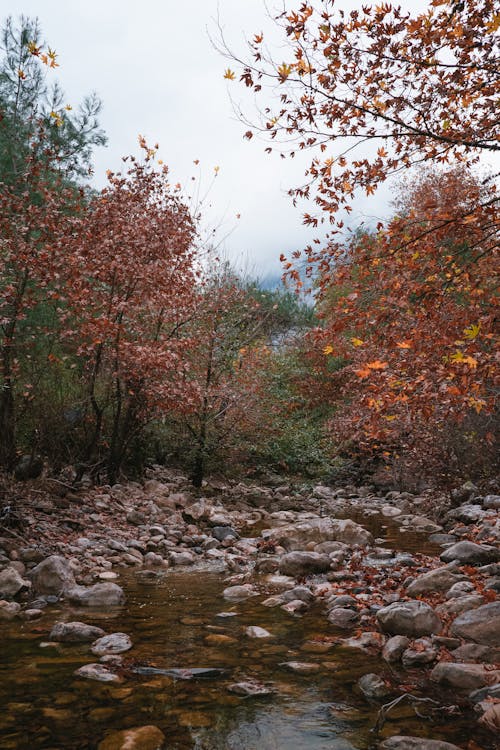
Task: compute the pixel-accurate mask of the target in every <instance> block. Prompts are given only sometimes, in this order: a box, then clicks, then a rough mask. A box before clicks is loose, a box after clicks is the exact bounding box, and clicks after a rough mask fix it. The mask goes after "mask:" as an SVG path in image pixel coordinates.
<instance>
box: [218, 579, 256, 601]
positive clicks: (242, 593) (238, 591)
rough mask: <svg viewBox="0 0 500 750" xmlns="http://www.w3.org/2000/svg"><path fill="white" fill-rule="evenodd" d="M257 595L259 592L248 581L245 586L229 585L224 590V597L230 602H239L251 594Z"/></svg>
mask: <svg viewBox="0 0 500 750" xmlns="http://www.w3.org/2000/svg"><path fill="white" fill-rule="evenodd" d="M256 595H257V592H256V591H255V589H254V587H253V586H251V585H250V584H249V583H246V584H244V585H243V586H228V588H227V589H224V591H223V592H222V596H223V597H224V599H227V600H228V601H230V602H239V601H242V600H243V599H248V598H249V597H250V596H256Z"/></svg>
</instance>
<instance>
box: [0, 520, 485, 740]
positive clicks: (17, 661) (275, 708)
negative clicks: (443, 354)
mask: <svg viewBox="0 0 500 750" xmlns="http://www.w3.org/2000/svg"><path fill="white" fill-rule="evenodd" d="M364 522H365V525H366V519H365V520H364ZM383 523H384V525H386V526H387V524H386V522H385V521H384V522H383ZM388 526H389V527H390V529H393V524H392V523H391V522H389V524H388ZM378 533H379V535H380V534H384V533H386V534H387V537H388V539H390V542H391V545H392V546H395V544H394V542H395V534H396V531H391V532H390V533H389V531H388V529H385V530H384V529H381V528H380V527H379V529H378ZM391 535H392V536H391ZM424 538H425V536H424V537H422V536H421V535H420V540H419V539H418V535H417V538H415V537H414V536H413V537H412V538H410V536H406V535H401V538H399V537H398V539H397V540H396V541H397V542H398V545H397V546H398V547H399V548H400V549H409V548H410V549H411V548H413V549H415V547H416V546H417V548H418V547H420V549H419V550H418V551H423V550H422V540H423V539H424ZM224 578H225V575H224V574H222V573H217V572H214V571H207V570H204V571H195V572H176V571H175V570H174V571H172V572H170V571H169V572H167V573H166V574H165V575H164V576H162V577H161V578H156V579H148V578H145V577H144V576H141V575H140V574H139V575H138V574H134V573H132V572H127V573H126V574H123V576H122V578H121V580H120V581H119V583H121V585H122V586H124V588H125V590H126V592H127V596H128V600H127V604H126V606H125V607H124V608H123V609H122V610H120V611H118V612H114V613H106V614H103V613H97V612H89V611H88V610H71V609H69V608H68V607H67V606H63V605H61V606H60V607H58V606H56V607H52V608H50V609H48V610H46V613H45V614H44V616H43V618H42V619H41V620H38V621H35V622H28V623H25V624H24V625H22V626H20V625H19V624H16V625H11V624H9V626H8V627H7V626H6V625H2V631H1V632H0V637H1V649H2V657H1V661H0V706H1V711H0V748H2V750H10V749H11V748H17V749H19V750H24V749H26V750H35V749H37V748H40V749H42V748H43V749H45V750H93V749H94V748H97V746H98V744H99V742H100V741H101V740H102V739H103V738H104V736H105V735H106V734H108V733H109V732H110V731H113V730H118V729H124V728H128V727H133V726H140V725H145V724H154V725H156V726H158V727H159V728H160V729H161V730H162V731H163V732H164V734H165V735H166V737H167V748H168V749H169V750H188V749H189V750H191V749H196V750H281V749H282V748H283V749H285V748H286V750H302V749H303V748H308V749H310V750H351V749H352V748H357V749H358V750H368V748H371V747H375V746H376V743H375V738H374V735H373V733H372V732H371V730H372V728H373V726H374V724H375V721H376V718H377V711H378V706H376V705H370V704H368V703H367V702H366V700H365V699H364V698H363V697H362V696H361V694H360V693H359V692H358V690H357V687H356V682H357V680H358V679H359V677H361V676H362V675H363V674H365V673H367V672H377V673H379V674H383V675H390V668H389V667H388V665H387V664H385V662H383V661H382V660H381V659H380V658H379V657H375V656H370V655H367V654H365V653H363V652H361V651H359V650H355V649H348V648H345V647H341V646H339V645H338V644H335V643H332V640H333V637H334V636H339V635H341V634H340V633H338V632H337V633H335V632H334V631H333V628H332V626H331V625H329V623H328V621H327V620H326V618H325V616H324V613H322V611H321V608H320V607H319V606H318V607H317V608H312V609H311V610H310V611H309V612H308V613H306V614H305V615H304V616H303V617H301V618H297V617H292V616H290V615H289V614H287V613H285V612H283V611H282V610H281V609H280V608H279V607H278V608H272V609H271V608H268V607H263V606H261V605H260V601H261V600H262V599H263V598H264V594H263V595H262V596H259V597H255V598H251V599H249V600H247V601H245V602H241V603H238V604H229V603H228V602H226V601H224V599H223V597H222V590H223V589H224V587H225V586H226V585H228V584H227V582H225V580H224ZM268 593H269V592H268ZM221 613H231V614H232V615H233V616H230V617H227V616H221ZM60 619H64V620H81V621H84V622H87V623H91V624H96V625H99V626H101V627H103V628H104V629H105V630H106V632H114V631H122V632H126V633H128V634H129V635H130V636H131V638H132V640H133V643H134V647H133V649H132V650H130V651H129V652H127V653H126V654H124V657H125V663H126V667H127V669H126V670H125V672H124V673H123V682H122V683H121V684H118V685H105V684H101V683H98V682H94V681H90V680H85V679H79V678H76V677H75V676H74V674H73V673H74V671H75V669H77V668H78V667H80V666H82V665H83V664H87V663H89V662H92V661H95V657H93V656H92V654H91V653H90V648H89V646H88V645H73V644H48V645H45V644H46V643H47V641H48V633H49V631H50V628H51V625H52V623H53V622H55V621H57V620H60ZM249 625H259V626H261V627H263V628H266V629H267V630H269V631H270V632H271V633H272V635H273V637H272V638H271V639H266V640H263V639H254V638H249V637H247V636H246V635H245V629H246V627H248V626H249ZM220 635H222V636H226V638H224V639H222V640H221V642H218V641H219V640H220V639H218V638H213V636H220ZM329 639H330V640H329ZM289 661H301V662H309V663H314V664H316V665H317V671H315V672H313V673H309V674H297V673H293V672H290V671H289V670H288V669H287V668H286V667H284V666H283V662H289ZM144 667H149V668H151V667H153V668H156V669H160V670H161V669H172V668H186V669H189V668H207V667H210V668H217V669H220V670H223V672H222V673H221V674H218V675H216V676H213V677H211V678H210V679H190V680H185V679H177V678H174V677H172V676H168V675H161V674H155V673H153V674H140V673H138V672H140V671H141V669H142V668H144ZM248 678H254V679H257V680H259V681H261V682H263V683H265V684H268V685H272V687H273V688H274V690H275V693H274V694H273V695H272V696H269V697H261V698H255V697H249V698H242V697H239V696H236V695H233V694H231V693H230V692H228V690H227V687H228V685H230V684H231V683H234V682H237V681H241V680H244V679H248ZM395 694H397V693H395ZM448 698H450V696H448ZM451 700H453V697H452V698H451ZM389 718H390V720H389V721H388V722H387V723H386V724H385V727H384V729H383V731H382V734H381V736H383V737H387V736H391V735H395V734H414V735H418V736H422V737H430V738H433V739H447V740H448V741H450V742H456V743H457V744H459V745H460V746H461V747H464V748H465V747H467V743H468V741H469V740H471V739H473V738H474V740H475V741H476V742H479V741H480V739H481V738H480V737H479V739H478V732H477V728H476V726H475V722H474V720H473V719H472V718H471V717H468V718H466V719H463V720H457V719H456V718H450V717H449V716H447V715H446V714H444V713H443V714H441V715H439V714H438V715H437V716H435V717H434V721H433V722H430V721H428V720H424V719H419V718H418V717H416V716H415V713H414V712H413V710H412V709H411V708H410V707H408V706H402V707H400V708H398V709H397V710H396V711H395V712H394V713H393V714H390V716H389ZM487 743H488V739H487V738H486V739H484V740H483V741H482V744H481V743H480V746H481V747H483V748H485V749H487V750H489V748H492V747H493V745H491V744H490V745H488V744H487Z"/></svg>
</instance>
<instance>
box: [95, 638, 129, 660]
mask: <svg viewBox="0 0 500 750" xmlns="http://www.w3.org/2000/svg"><path fill="white" fill-rule="evenodd" d="M131 648H132V641H131V640H130V637H129V636H128V635H127V634H126V633H110V634H109V635H104V636H102V637H101V638H98V639H97V640H96V641H94V643H93V644H92V648H91V651H92V653H93V654H96V656H103V655H104V654H122V653H123V652H124V651H129V649H131Z"/></svg>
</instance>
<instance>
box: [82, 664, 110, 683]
mask: <svg viewBox="0 0 500 750" xmlns="http://www.w3.org/2000/svg"><path fill="white" fill-rule="evenodd" d="M73 674H75V675H76V676H77V677H84V678H85V679H86V680H97V682H121V679H120V677H118V675H117V674H115V673H114V672H111V670H109V669H108V668H107V667H105V666H104V665H103V664H85V665H84V666H83V667H80V668H79V669H77V670H76V671H75V672H74V673H73Z"/></svg>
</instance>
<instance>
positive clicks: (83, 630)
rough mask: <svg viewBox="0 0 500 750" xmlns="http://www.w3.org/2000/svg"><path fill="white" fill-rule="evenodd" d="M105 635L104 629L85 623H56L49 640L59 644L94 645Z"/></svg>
mask: <svg viewBox="0 0 500 750" xmlns="http://www.w3.org/2000/svg"><path fill="white" fill-rule="evenodd" d="M103 635H104V630H102V628H97V627H95V626H94V625H87V624H86V623H85V622H56V623H55V625H54V627H53V628H52V630H51V631H50V635H49V639H50V640H51V641H56V642H58V643H92V641H95V640H96V638H101V637H102V636H103Z"/></svg>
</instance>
